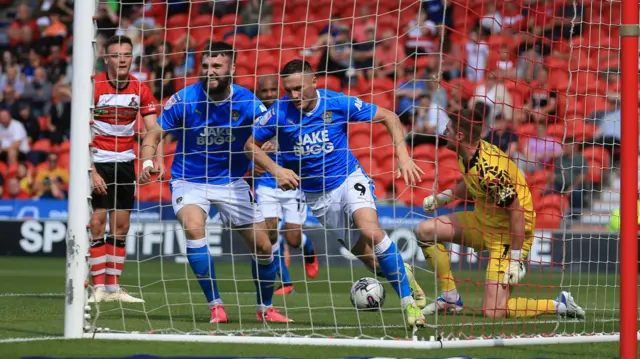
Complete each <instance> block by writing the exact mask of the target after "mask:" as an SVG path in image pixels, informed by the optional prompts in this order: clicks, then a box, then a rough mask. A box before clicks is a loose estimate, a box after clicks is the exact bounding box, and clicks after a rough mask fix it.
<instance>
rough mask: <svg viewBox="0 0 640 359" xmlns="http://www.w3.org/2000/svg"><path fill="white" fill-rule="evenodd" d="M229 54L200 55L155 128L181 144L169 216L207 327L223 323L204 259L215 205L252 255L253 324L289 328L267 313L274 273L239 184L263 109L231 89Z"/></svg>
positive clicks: (208, 260)
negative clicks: (192, 77)
mask: <svg viewBox="0 0 640 359" xmlns="http://www.w3.org/2000/svg"><path fill="white" fill-rule="evenodd" d="M234 68H235V66H234V51H233V48H232V47H231V46H230V45H227V44H225V43H222V42H213V43H211V44H210V45H209V46H208V48H207V49H206V50H205V52H204V53H203V55H202V65H201V69H202V70H201V74H200V82H198V83H196V84H194V85H191V86H187V87H186V88H184V89H183V90H181V91H180V92H178V93H176V94H174V95H173V96H172V97H171V98H170V99H169V101H167V103H166V104H165V107H164V111H163V113H162V115H161V116H160V119H159V120H158V122H159V123H160V126H161V127H162V129H163V130H165V131H171V132H173V133H174V134H175V135H176V138H178V146H177V148H178V152H177V153H176V154H175V156H174V160H173V164H172V167H171V176H172V181H171V192H172V202H173V210H174V212H175V213H176V216H177V218H178V220H179V221H180V223H181V224H182V227H183V229H184V231H185V235H186V238H187V243H186V247H187V257H188V260H189V264H190V266H191V269H192V270H193V272H194V273H195V275H196V276H197V277H198V282H199V283H200V286H201V287H202V290H203V292H204V294H205V297H206V298H207V302H208V303H209V306H210V309H211V323H226V322H228V320H229V319H228V317H227V313H226V311H225V308H224V306H223V303H222V299H221V298H220V293H219V292H218V287H217V284H216V275H215V270H214V263H213V257H211V255H210V254H209V247H208V246H207V238H206V236H205V233H206V231H205V222H206V219H207V217H208V214H209V209H210V206H211V204H213V205H214V206H215V207H216V208H217V209H218V211H219V213H220V214H221V215H222V217H223V218H226V219H227V220H228V221H229V222H231V225H232V226H233V227H234V230H235V231H238V233H240V235H241V236H242V237H243V238H244V240H245V243H246V244H247V246H248V247H249V248H250V249H251V250H252V251H253V253H254V257H253V258H252V263H251V272H252V275H253V278H254V280H255V284H256V291H257V300H258V311H257V314H256V317H257V319H258V320H261V321H267V322H278V323H286V322H291V320H290V319H289V318H287V317H285V316H284V315H282V314H280V313H279V312H278V311H277V310H276V309H274V308H273V307H272V298H273V289H274V282H275V279H276V266H275V263H274V260H273V255H272V253H271V243H270V242H269V238H268V236H267V232H266V228H265V225H264V219H263V217H262V213H261V212H260V210H259V209H258V208H257V206H256V204H255V202H254V200H253V196H252V194H251V188H250V187H249V184H248V183H247V182H246V181H245V180H244V178H243V177H244V174H245V173H246V172H247V170H248V169H249V161H248V159H247V157H246V156H245V155H244V150H243V148H244V144H245V142H246V141H247V139H248V138H249V137H250V136H251V132H252V125H253V123H254V121H255V119H256V118H257V117H258V116H260V115H261V114H262V113H263V112H264V111H266V108H265V107H264V105H263V104H262V103H261V102H260V101H259V100H258V99H257V98H256V97H255V96H254V95H253V93H252V92H251V91H249V90H247V89H245V88H243V87H240V86H237V85H233V84H232V83H231V76H232V75H233V72H234Z"/></svg>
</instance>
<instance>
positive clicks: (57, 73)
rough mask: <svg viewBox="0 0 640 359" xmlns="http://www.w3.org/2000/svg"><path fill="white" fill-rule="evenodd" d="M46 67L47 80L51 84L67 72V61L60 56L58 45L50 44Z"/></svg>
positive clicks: (60, 51) (60, 50)
mask: <svg viewBox="0 0 640 359" xmlns="http://www.w3.org/2000/svg"><path fill="white" fill-rule="evenodd" d="M46 69H47V72H48V73H49V82H51V83H52V84H55V83H57V82H58V81H60V79H61V78H62V77H63V76H65V75H66V74H67V61H66V60H65V59H64V58H63V57H62V49H61V48H60V45H51V48H50V54H49V61H48V63H47V65H46Z"/></svg>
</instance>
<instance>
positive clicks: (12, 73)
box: [0, 67, 25, 97]
mask: <svg viewBox="0 0 640 359" xmlns="http://www.w3.org/2000/svg"><path fill="white" fill-rule="evenodd" d="M24 85H25V81H24V79H23V76H22V74H21V73H20V70H19V69H16V68H15V67H10V68H8V69H7V71H6V72H5V73H4V74H2V75H0V91H2V92H4V89H5V87H7V86H10V87H11V88H12V89H13V92H14V94H15V96H17V97H20V95H21V94H22V93H23V92H24Z"/></svg>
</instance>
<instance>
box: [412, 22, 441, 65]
mask: <svg viewBox="0 0 640 359" xmlns="http://www.w3.org/2000/svg"><path fill="white" fill-rule="evenodd" d="M441 30H442V29H441V27H440V26H438V25H436V23H435V22H433V21H431V20H429V18H428V14H427V12H426V11H418V14H416V19H415V20H411V21H409V25H407V27H406V29H405V32H406V34H407V42H406V43H405V51H406V53H407V55H408V56H411V55H413V54H432V53H436V52H438V51H439V46H438V44H439V40H440V35H439V34H440V31H441Z"/></svg>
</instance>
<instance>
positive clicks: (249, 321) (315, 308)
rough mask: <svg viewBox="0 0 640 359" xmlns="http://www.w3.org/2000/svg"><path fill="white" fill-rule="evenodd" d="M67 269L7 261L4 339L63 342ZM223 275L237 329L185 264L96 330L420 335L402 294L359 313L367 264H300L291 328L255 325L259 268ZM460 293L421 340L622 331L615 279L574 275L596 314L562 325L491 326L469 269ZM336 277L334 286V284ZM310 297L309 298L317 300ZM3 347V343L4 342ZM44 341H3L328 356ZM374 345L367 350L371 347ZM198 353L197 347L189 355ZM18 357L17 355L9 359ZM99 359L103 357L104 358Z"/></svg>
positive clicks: (520, 354) (145, 278) (286, 302)
mask: <svg viewBox="0 0 640 359" xmlns="http://www.w3.org/2000/svg"><path fill="white" fill-rule="evenodd" d="M64 268H65V266H64V262H63V260H61V259H48V258H26V257H5V258H3V259H2V267H1V268H0V275H1V276H2V278H3V280H2V281H0V293H2V294H0V307H2V308H3V309H4V310H3V313H5V315H3V316H2V318H1V319H0V340H2V339H5V338H21V337H41V336H59V335H61V334H62V328H63V312H64V301H63V294H62V292H63V286H64ZM216 272H217V275H218V278H219V279H220V290H221V291H222V292H223V293H224V294H223V299H224V301H225V304H226V307H227V310H228V312H229V315H230V319H231V320H232V322H231V323H229V324H223V325H218V326H214V325H211V324H209V323H208V319H209V318H208V314H209V313H208V310H207V307H206V304H204V303H203V302H204V298H203V295H202V294H201V292H200V288H199V286H198V284H197V282H196V281H195V278H194V277H193V275H192V274H191V273H190V269H189V268H188V266H187V265H186V264H178V263H175V261H173V260H171V261H155V260H154V261H143V262H138V263H136V262H128V263H127V266H126V269H125V276H124V277H123V281H122V282H123V285H124V286H126V287H128V289H129V290H130V292H131V293H133V294H135V295H142V296H143V298H144V299H145V300H146V303H145V304H144V305H140V304H127V305H120V304H118V303H103V304H101V305H100V306H99V308H94V310H93V313H92V315H93V318H94V319H95V320H96V322H95V325H96V326H99V327H103V328H104V327H108V328H110V329H111V330H115V331H142V332H147V331H160V332H162V331H166V332H170V333H174V332H191V333H194V332H199V333H208V332H218V333H237V332H243V333H247V334H258V333H260V332H264V331H271V332H275V333H278V334H289V335H300V336H304V335H317V336H334V337H340V336H343V337H355V336H368V337H375V338H381V337H387V338H405V337H407V336H409V335H410V332H408V331H407V330H406V329H405V328H404V325H403V318H402V315H401V312H400V310H399V308H398V307H399V306H398V301H397V297H396V295H395V293H393V291H392V290H391V288H390V287H389V286H388V285H385V286H386V288H387V292H388V296H387V302H386V304H385V307H384V310H383V311H381V312H372V313H363V312H356V311H355V310H354V309H353V307H352V306H351V304H350V302H349V287H350V285H351V283H352V282H353V281H354V280H356V279H358V278H360V277H363V276H370V275H371V274H370V273H369V272H367V271H366V270H365V269H363V268H362V267H361V266H360V265H359V264H355V263H354V266H353V268H349V267H333V268H331V270H327V269H326V266H325V267H323V268H322V270H321V273H320V274H319V276H318V277H317V278H315V279H313V280H307V281H306V282H305V281H304V275H303V270H302V267H301V266H296V265H294V266H292V268H291V274H292V277H293V279H294V281H296V293H295V294H293V295H291V296H287V297H277V298H276V299H275V303H274V304H275V305H276V306H277V307H279V308H281V309H282V311H283V312H285V311H286V313H287V314H288V315H289V316H290V317H292V318H293V319H295V320H296V322H295V323H294V324H291V325H288V326H287V325H272V326H271V327H270V328H265V326H264V325H263V324H262V323H259V322H257V321H256V320H255V293H254V286H253V283H252V281H251V277H250V270H249V266H248V265H247V264H245V263H236V264H235V265H232V264H225V263H219V264H217V266H216ZM455 274H456V277H457V279H458V280H460V282H459V290H460V292H461V293H462V295H463V298H464V300H465V304H466V306H467V309H466V310H465V312H464V313H463V314H458V315H448V316H439V317H437V318H436V317H431V318H428V321H429V323H430V324H431V325H433V327H432V328H427V329H424V330H421V331H420V332H419V336H420V337H429V336H431V335H437V333H442V334H444V335H445V336H480V335H494V336H495V335H500V334H505V335H519V334H545V333H550V332H552V331H553V330H557V332H560V333H562V332H566V333H609V332H613V331H617V321H618V318H619V314H618V310H617V308H618V304H617V301H618V298H617V291H618V288H617V282H616V276H614V275H609V274H597V275H596V274H587V273H567V274H565V277H564V279H563V289H570V290H571V291H572V293H573V294H574V296H575V298H576V300H577V301H578V303H579V304H580V305H582V306H583V308H585V310H587V314H588V318H587V320H585V321H565V320H559V319H558V318H556V317H555V316H553V315H548V316H540V317H538V318H536V319H522V320H512V319H506V320H488V319H485V318H483V317H482V316H481V315H480V313H479V311H476V310H474V308H480V304H481V298H482V289H483V288H482V287H481V286H480V285H479V283H481V282H482V278H483V275H484V274H483V273H481V272H477V271H464V272H459V273H455ZM417 275H418V279H419V281H420V283H421V284H422V285H423V287H424V289H425V290H426V291H427V292H428V295H429V294H434V283H433V279H432V278H433V276H432V274H430V273H426V272H420V273H418V274H417ZM527 278H528V282H527V283H526V284H525V285H523V286H522V287H520V288H519V289H518V291H519V293H520V294H519V295H520V296H524V297H531V298H546V297H555V296H556V295H557V293H558V291H559V290H560V288H559V287H558V285H559V284H560V282H561V278H560V275H559V274H556V273H550V272H548V271H544V272H542V271H536V270H532V271H531V272H530V273H529V274H528V275H527ZM329 279H330V281H329ZM307 294H308V295H307ZM0 343H1V342H0ZM35 343H37V344H34V343H2V344H0V352H2V353H4V354H3V358H5V357H7V358H9V357H12V356H11V355H13V357H20V356H26V355H44V354H47V355H55V356H67V357H69V356H85V357H86V356H90V355H94V354H95V353H100V355H107V356H118V355H119V356H124V355H132V354H136V353H144V354H156V355H158V354H161V355H177V354H179V355H211V356H213V355H241V356H249V355H251V356H265V355H270V356H271V355H277V356H283V357H301V358H304V357H318V353H320V351H319V349H318V348H317V347H290V346H278V347H276V348H278V350H277V351H275V352H274V351H272V350H269V352H268V353H267V352H265V347H264V346H257V345H246V346H245V345H242V346H238V345H220V344H216V345H207V344H188V345H184V344H182V343H155V342H153V343H152V342H138V343H130V342H118V343H117V344H115V343H114V342H108V341H91V340H84V341H81V343H82V344H81V345H78V341H47V342H35ZM363 346H366V342H363ZM185 348H188V349H185ZM330 353H331V355H330V357H334V358H337V357H342V356H369V355H371V356H383V355H384V356H402V357H419V356H422V357H432V356H440V357H442V356H453V355H466V356H473V357H489V356H491V357H503V358H532V357H572V356H573V357H587V356H588V357H591V358H597V357H600V358H610V357H615V356H616V353H617V345H615V344H603V343H596V344H580V345H553V346H531V347H515V348H490V349H465V350H442V351H435V352H428V353H426V352H425V351H415V350H414V351H411V350H380V349H371V348H369V349H366V348H362V349H359V348H335V349H331V352H330ZM5 355H9V356H5ZM95 355H97V354H95Z"/></svg>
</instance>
